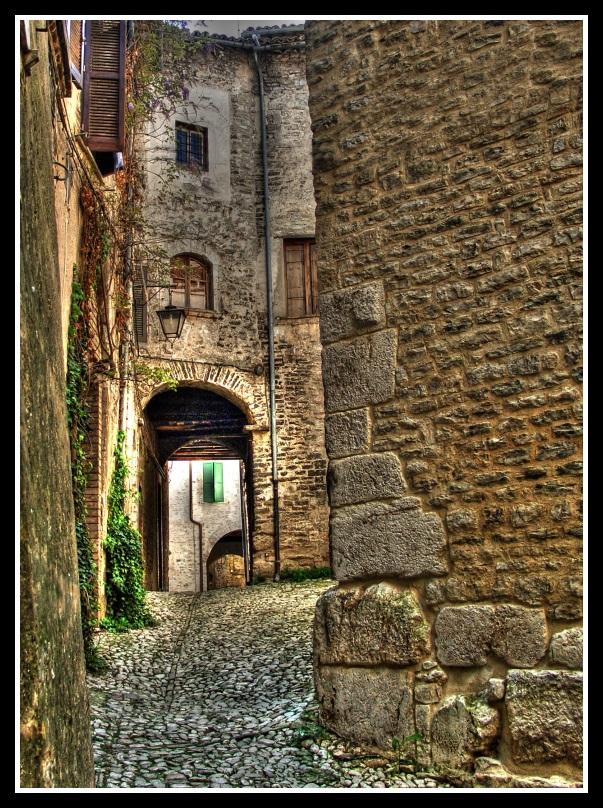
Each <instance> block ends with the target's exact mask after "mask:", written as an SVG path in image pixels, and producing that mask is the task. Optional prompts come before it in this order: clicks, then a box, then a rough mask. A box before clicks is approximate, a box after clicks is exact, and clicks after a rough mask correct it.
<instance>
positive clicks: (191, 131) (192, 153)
mask: <svg viewBox="0 0 603 808" xmlns="http://www.w3.org/2000/svg"><path fill="white" fill-rule="evenodd" d="M176 162H177V163H181V164H182V165H189V166H195V167H196V168H198V169H199V170H200V171H207V170H208V169H209V164H208V160H207V129H205V128H204V127H202V126H193V125H192V124H189V123H182V122H181V121H177V122H176Z"/></svg>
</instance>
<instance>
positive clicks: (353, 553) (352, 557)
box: [331, 497, 447, 581]
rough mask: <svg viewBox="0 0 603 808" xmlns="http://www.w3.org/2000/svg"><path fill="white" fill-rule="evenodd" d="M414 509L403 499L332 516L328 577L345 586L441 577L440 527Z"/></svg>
mask: <svg viewBox="0 0 603 808" xmlns="http://www.w3.org/2000/svg"><path fill="white" fill-rule="evenodd" d="M418 503H419V500H414V499H413V498H410V497H407V498H404V499H402V500H400V501H399V502H394V503H392V504H391V505H383V504H381V503H374V504H371V505H352V506H349V507H347V508H342V509H341V510H337V511H335V512H332V514H331V554H332V567H333V576H334V577H335V578H336V579H337V580H339V581H345V580H349V579H354V578H361V577H363V576H367V577H375V576H382V577H384V578H386V577H404V578H416V577H418V576H420V575H444V574H445V573H446V571H447V567H446V561H445V556H444V549H445V542H444V531H443V528H442V523H441V521H440V518H439V517H438V516H437V515H436V514H434V513H423V511H421V510H420V509H419V508H418V507H417V506H418ZM409 506H410V509H409Z"/></svg>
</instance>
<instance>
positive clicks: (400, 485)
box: [327, 452, 406, 507]
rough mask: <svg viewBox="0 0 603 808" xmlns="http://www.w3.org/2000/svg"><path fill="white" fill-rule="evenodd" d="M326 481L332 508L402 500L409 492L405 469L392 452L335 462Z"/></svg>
mask: <svg viewBox="0 0 603 808" xmlns="http://www.w3.org/2000/svg"><path fill="white" fill-rule="evenodd" d="M327 480H328V486H329V498H330V504H331V507H337V506H339V505H354V504H357V503H360V502H368V501H370V500H374V499H388V498H393V497H400V496H401V495H402V494H404V492H405V491H406V483H405V482H404V478H403V477H402V467H401V465H400V461H399V460H398V457H397V456H396V455H395V454H394V453H393V452H384V453H383V454H371V455H360V456H357V457H346V458H344V459H343V460H332V461H331V463H330V464H329V471H328V477H327Z"/></svg>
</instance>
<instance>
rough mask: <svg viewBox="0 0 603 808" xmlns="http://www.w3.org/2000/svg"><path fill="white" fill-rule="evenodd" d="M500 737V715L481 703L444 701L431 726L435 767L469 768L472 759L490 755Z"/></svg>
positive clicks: (460, 698) (456, 699)
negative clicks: (442, 765)
mask: <svg viewBox="0 0 603 808" xmlns="http://www.w3.org/2000/svg"><path fill="white" fill-rule="evenodd" d="M499 736H500V715H499V713H498V710H495V709H494V708H493V707H490V706H489V705H488V704H486V703H485V702H484V701H482V700H480V699H470V698H468V697H466V696H450V697H449V698H447V699H446V700H445V701H444V703H443V704H442V706H441V707H440V709H439V710H438V711H437V713H436V714H435V715H434V717H433V719H432V722H431V754H432V759H433V762H434V764H436V765H438V764H446V765H447V766H454V767H456V766H458V767H461V768H466V767H469V766H470V765H471V764H472V763H473V761H474V757H475V755H478V754H480V755H485V754H486V755H487V754H488V753H489V752H491V751H493V750H494V748H495V746H496V744H497V742H498V738H499Z"/></svg>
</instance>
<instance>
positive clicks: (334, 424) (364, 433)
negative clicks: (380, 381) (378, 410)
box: [325, 408, 370, 458]
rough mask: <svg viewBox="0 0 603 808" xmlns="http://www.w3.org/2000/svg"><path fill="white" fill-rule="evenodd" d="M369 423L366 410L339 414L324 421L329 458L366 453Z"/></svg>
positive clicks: (368, 439)
mask: <svg viewBox="0 0 603 808" xmlns="http://www.w3.org/2000/svg"><path fill="white" fill-rule="evenodd" d="M369 442H370V423H369V411H368V409H366V408H365V409H361V410H353V411H352V412H339V413H336V414H335V415H329V416H328V418H326V420H325V447H326V450H327V454H328V455H329V457H330V458H337V457H347V456H349V455H358V454H363V453H364V452H368V450H369Z"/></svg>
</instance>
